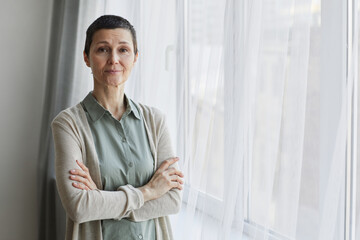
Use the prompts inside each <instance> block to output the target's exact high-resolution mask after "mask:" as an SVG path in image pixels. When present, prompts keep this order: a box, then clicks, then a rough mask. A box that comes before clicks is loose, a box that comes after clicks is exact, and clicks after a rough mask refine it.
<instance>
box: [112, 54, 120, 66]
mask: <svg viewBox="0 0 360 240" xmlns="http://www.w3.org/2000/svg"><path fill="white" fill-rule="evenodd" d="M119 60H120V56H118V54H116V53H114V52H113V53H111V54H110V56H109V64H117V63H119Z"/></svg>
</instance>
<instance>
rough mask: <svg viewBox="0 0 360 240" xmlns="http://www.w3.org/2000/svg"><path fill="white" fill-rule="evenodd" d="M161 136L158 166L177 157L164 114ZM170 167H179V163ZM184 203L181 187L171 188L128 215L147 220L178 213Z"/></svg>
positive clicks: (137, 219) (132, 217)
mask: <svg viewBox="0 0 360 240" xmlns="http://www.w3.org/2000/svg"><path fill="white" fill-rule="evenodd" d="M159 133H160V134H159V137H158V141H157V148H156V149H157V158H158V161H157V162H158V164H157V165H158V166H157V167H159V166H160V165H161V163H162V162H163V161H164V160H166V159H169V158H172V157H175V156H174V154H173V150H172V144H171V139H170V133H169V129H168V128H167V125H166V123H165V117H164V116H163V115H162V117H161V121H160V130H159ZM170 167H175V168H176V169H179V166H178V164H177V163H175V164H173V165H172V166H170ZM181 203H182V192H181V191H180V190H179V189H175V188H173V189H171V190H170V191H168V192H167V193H166V194H164V195H163V196H161V197H160V198H157V199H154V200H151V201H147V202H145V203H144V205H143V206H142V207H141V208H139V209H133V210H129V211H128V212H127V213H126V216H127V218H128V219H129V220H131V221H134V222H140V221H146V220H149V219H153V218H158V217H163V216H168V215H171V214H176V213H178V212H179V211H180V208H181Z"/></svg>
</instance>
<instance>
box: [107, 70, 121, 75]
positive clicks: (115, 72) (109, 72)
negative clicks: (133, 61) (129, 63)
mask: <svg viewBox="0 0 360 240" xmlns="http://www.w3.org/2000/svg"><path fill="white" fill-rule="evenodd" d="M105 72H106V73H108V74H117V73H120V72H122V71H121V70H106V71H105Z"/></svg>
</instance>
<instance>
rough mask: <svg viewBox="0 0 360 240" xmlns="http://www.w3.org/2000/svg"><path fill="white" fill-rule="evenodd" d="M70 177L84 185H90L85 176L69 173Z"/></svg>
mask: <svg viewBox="0 0 360 240" xmlns="http://www.w3.org/2000/svg"><path fill="white" fill-rule="evenodd" d="M70 179H71V180H74V181H77V182H80V183H82V184H85V185H86V186H90V182H89V180H87V179H86V178H83V177H79V176H74V175H71V176H70Z"/></svg>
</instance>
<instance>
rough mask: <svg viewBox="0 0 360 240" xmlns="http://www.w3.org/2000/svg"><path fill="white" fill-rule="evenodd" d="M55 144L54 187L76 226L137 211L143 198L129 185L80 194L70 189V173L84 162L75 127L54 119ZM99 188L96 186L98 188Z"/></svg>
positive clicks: (62, 119) (118, 217) (70, 123)
mask: <svg viewBox="0 0 360 240" xmlns="http://www.w3.org/2000/svg"><path fill="white" fill-rule="evenodd" d="M52 132H53V138H54V144H55V173H56V184H57V188H58V191H59V195H60V198H61V201H62V204H63V207H64V209H65V211H66V214H67V215H68V216H69V217H70V218H71V219H72V220H73V221H74V222H76V223H83V222H88V221H93V220H101V219H121V218H123V217H124V215H125V214H126V212H128V211H132V210H135V209H138V208H140V207H141V206H142V205H143V204H144V198H143V195H142V193H141V191H140V190H138V189H135V188H134V187H132V186H131V185H126V186H122V187H120V188H119V189H118V190H119V191H113V192H110V191H101V190H89V191H85V190H81V189H77V188H75V187H73V186H72V180H70V179H69V176H70V173H69V171H70V170H71V169H76V168H79V166H78V165H77V164H76V160H79V161H84V159H83V157H84V155H83V152H82V149H84V148H82V147H81V141H80V139H79V137H78V136H79V135H78V134H77V127H76V125H75V124H73V123H72V122H71V121H70V120H68V119H66V118H64V117H63V118H61V117H57V118H55V120H54V121H53V123H52ZM98 187H99V186H98Z"/></svg>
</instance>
